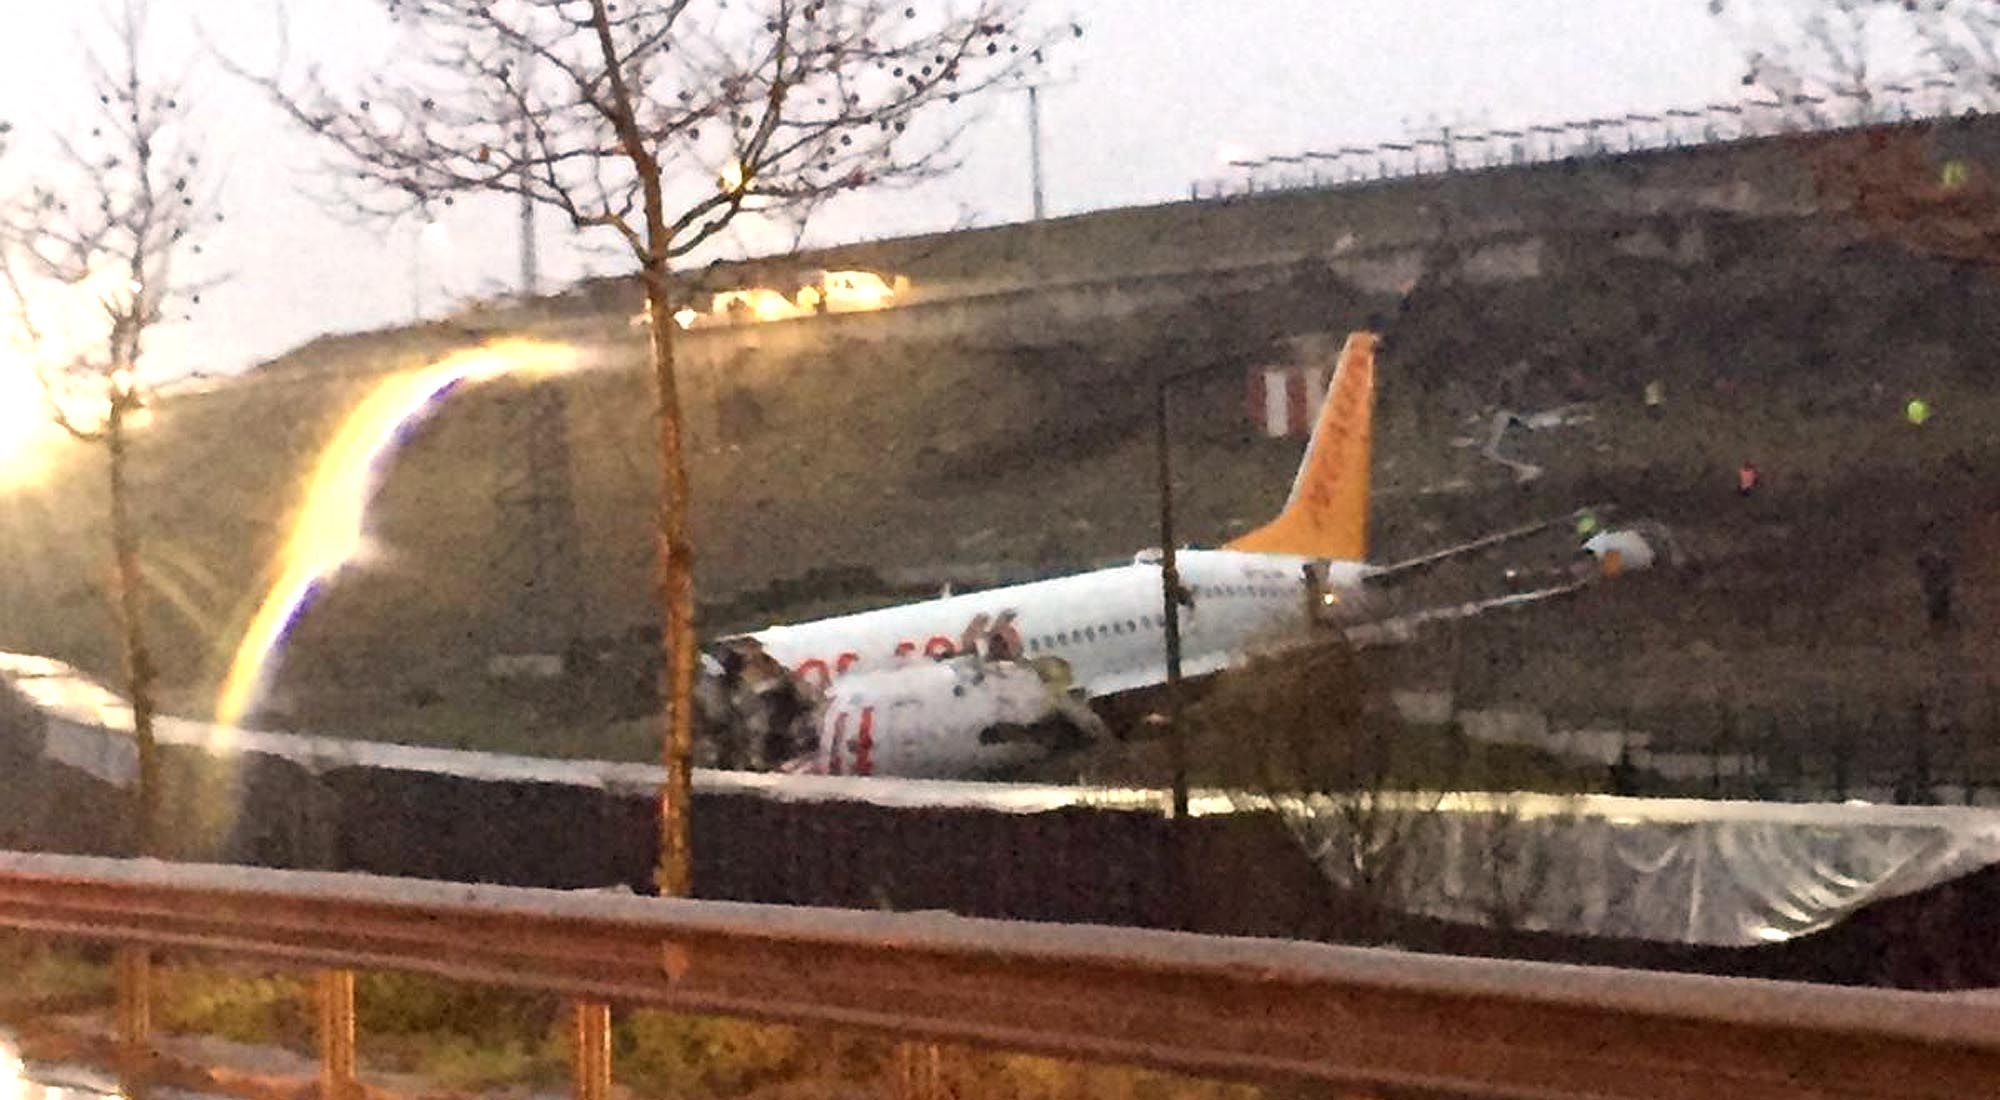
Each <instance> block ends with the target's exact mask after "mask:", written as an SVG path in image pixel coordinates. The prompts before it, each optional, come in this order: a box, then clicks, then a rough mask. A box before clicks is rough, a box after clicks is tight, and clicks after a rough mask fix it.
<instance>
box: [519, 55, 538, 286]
mask: <svg viewBox="0 0 2000 1100" xmlns="http://www.w3.org/2000/svg"><path fill="white" fill-rule="evenodd" d="M523 63H524V64H525V60H524V62H523ZM532 153H533V146H532V144H531V142H530V134H529V131H528V120H527V119H525V118H524V119H522V120H521V296H522V297H524V298H527V297H533V296H534V293H535V283H536V276H537V274H538V272H537V271H536V267H537V264H536V259H537V257H536V256H535V199H534V196H532V195H530V194H529V193H528V182H529V169H528V159H529V157H530V156H531V155H532Z"/></svg>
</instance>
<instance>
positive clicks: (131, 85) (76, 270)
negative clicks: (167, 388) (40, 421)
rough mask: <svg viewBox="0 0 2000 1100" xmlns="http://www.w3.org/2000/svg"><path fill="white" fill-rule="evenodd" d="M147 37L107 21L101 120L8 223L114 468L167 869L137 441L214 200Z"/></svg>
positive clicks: (17, 306) (135, 710) (51, 350)
mask: <svg viewBox="0 0 2000 1100" xmlns="http://www.w3.org/2000/svg"><path fill="white" fill-rule="evenodd" d="M146 24H147V7H146V3H145V2H144V0H122V3H121V4H119V5H118V6H116V7H113V8H110V9H108V10H107V12H106V33H107V35H108V37H109V40H110V41H111V43H112V44H113V46H112V49H113V52H111V53H110V54H109V55H108V56H92V57H91V58H90V61H89V69H88V71H89V74H90V79H91V90H92V93H93V94H94V96H95V97H96V100H97V110H96V113H95V117H94V120H93V122H92V123H91V124H90V127H89V129H88V131H87V132H86V133H82V134H70V135H58V136H57V137H56V139H55V147H56V150H57V151H58V152H59V154H60V157H59V159H58V162H57V163H58V164H59V168H58V169H57V170H56V171H55V173H54V175H53V177H52V178H49V179H46V180H42V181H40V182H37V183H35V184H33V185H32V186H31V187H30V189H29V192H28V196H27V198H26V200H25V201H21V202H17V203H15V204H13V205H12V206H11V207H10V208H8V209H7V210H6V211H5V212H4V215H0V217H4V221H0V278H4V281H5V284H6V288H7V293H8V295H9V298H10V300H11V303H12V307H13V309H12V312H13V318H12V320H13V322H14V326H15V328H16V329H17V330H18V331H17V335H18V337H19V338H20V339H21V340H22V341H23V342H24V343H25V344H26V345H27V348H28V351H29V353H30V356H31V357H32V358H33V359H34V361H35V368H36V370H37V371H38V373H39V375H40V380H41V383H42V391H43V393H44V395H45V396H46V398H47V403H48V410H49V414H50V416H51V418H52V419H53V420H54V421H55V422H56V423H57V424H59V425H60V426H61V427H62V428H63V429H65V430H66V431H67V432H68V433H69V434H70V435H71V436H73V437H75V438H76V439H78V440H81V441H84V442H88V443H96V444H102V445H103V446H104V448H105V451H106V454H107V458H108V461H107V468H108V477H109V489H110V513H111V514H110V523H111V543H112V551H113V558H114V568H113V571H112V572H113V582H114V589H115V592H114V603H115V605H116V616H117V619H118V622H119V625H120V630H121V633H122V647H123V653H124V665H125V670H124V671H125V684H126V691H127V694H128V695H129V696H130V698H131V702H132V723H133V736H134V739H135V741H136V743H137V750H138V763H139V780H138V788H137V791H136V793H135V805H134V831H135V837H136V842H137V845H138V848H139V850H140V851H141V852H143V853H147V854H152V853H153V852H155V850H156V848H157V845H158V842H159V839H160V838H159V835H158V826H159V797H160V791H159V786H160V775H159V760H158V753H157V751H156V748H155V744H154V739H153V718H154V714H155V712H156V709H157V708H156V701H155V698H154V683H155V679H156V670H155V668H154V665H153V658H152V654H151V651H150V650H149V649H148V646H147V641H146V631H145V623H144V608H145V605H146V579H145V574H144V572H143V570H142V567H141V564H140V537H139V532H138V529H137V527H136V525H135V523H134V520H133V516H132V490H131V484H130V472H129V458H130V447H131V435H130V432H131V428H132V426H133V422H134V419H135V418H136V417H138V416H140V415H141V414H142V412H143V410H144V408H145V405H146V397H145V392H144V387H143V385H142V383H141V376H142V371H143V369H144V368H145V366H146V358H145V356H146V340H147V336H148V334H149V333H150V332H151V331H152V330H153V329H154V327H155V326H157V325H158V324H160V323H161V322H162V321H165V320H168V319H169V317H170V316H171V315H172V314H173V313H174V312H175V311H176V310H177V309H179V308H180V307H181V306H182V305H184V304H187V303H191V302H192V301H195V300H198V298H199V289H198V287H197V286H196V285H195V284H193V283H191V282H190V281H188V280H187V278H186V277H185V274H184V272H183V271H181V270H180V262H181V260H182V259H183V257H184V256H186V255H187V254H189V253H192V252H199V251H200V246H199V244H197V243H196V236H197V233H198V230H199V229H200V228H201V227H202V223H203V222H205V221H206V220H207V219H208V216H209V215H208V212H207V211H206V209H205V205H206V204H205V203H204V202H203V201H202V199H201V198H200V197H199V196H200V194H201V191H200V187H199V184H198V181H197V175H196V173H197V170H198V169H199V152H198V147H199V140H198V139H197V138H196V137H195V136H194V135H193V134H192V133H191V132H190V131H189V129H188V126H187V113H188V112H187V107H186V105H185V103H184V102H183V100H182V95H183V88H182V84H181V82H180V81H177V80H162V79H158V78H156V77H155V76H154V75H153V74H152V73H151V72H150V71H149V70H148V69H147V66H146V62H145V58H144V53H145V41H146ZM82 296H87V297H88V298H90V299H94V301H95V304H96V306H97V309H96V311H95V314H94V317H93V319H92V321H90V322H87V323H81V324H80V323H78V322H77V321H76V320H75V318H74V317H72V316H65V317H64V318H61V319H55V318H52V317H50V316H49V312H48V303H49V301H50V300H51V299H52V298H53V299H66V300H69V301H74V300H75V299H76V298H78V297H82ZM69 312H71V313H73V312H74V311H69Z"/></svg>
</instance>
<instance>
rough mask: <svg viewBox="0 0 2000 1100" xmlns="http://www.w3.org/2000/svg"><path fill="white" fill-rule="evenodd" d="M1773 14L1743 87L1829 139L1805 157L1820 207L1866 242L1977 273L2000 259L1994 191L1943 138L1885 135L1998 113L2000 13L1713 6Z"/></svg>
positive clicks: (1968, 6) (1930, 4)
mask: <svg viewBox="0 0 2000 1100" xmlns="http://www.w3.org/2000/svg"><path fill="white" fill-rule="evenodd" d="M1710 9H1711V11H1714V12H1715V13H1717V14H1718V15H1729V14H1731V13H1735V14H1745V13H1749V14H1753V15H1758V16H1768V17H1769V18H1768V19H1767V20H1761V22H1762V26H1761V29H1760V30H1759V31H1758V32H1756V33H1757V37H1758V38H1759V39H1760V41H1758V42H1756V43H1755V44H1754V48H1752V49H1751V50H1750V52H1749V54H1748V59H1747V60H1748V63H1749V64H1748V69H1747V71H1746V72H1745V74H1744V83H1745V84H1750V85H1757V86H1761V87H1763V88H1765V89H1767V90H1768V91H1770V92H1771V93H1773V94H1774V95H1776V97H1777V102H1778V103H1779V104H1780V105H1781V109H1782V110H1785V111H1787V112H1788V113H1789V114H1790V115H1791V116H1792V117H1794V118H1797V119H1799V120H1801V121H1803V122H1806V123H1808V124H1811V125H1813V126H1815V127H1817V128H1821V129H1824V128H1828V127H1833V126H1853V127H1860V128H1858V129H1851V130H1847V131H1844V132H1840V133H1835V134H1828V135H1821V136H1819V137H1816V138H1814V139H1812V140H1811V141H1810V142H1808V143H1805V144H1802V145H1801V146H1800V151H1801V155H1802V158H1803V160H1804V162H1805V165H1806V167H1807V168H1808V170H1809V171H1810V172H1811V176H1812V182H1813V185H1814V187H1815V189H1816V192H1817V195H1818V199H1819V206H1820V208H1821V209H1822V210H1823V211H1825V212H1827V213H1833V214H1839V215H1842V217H1843V224H1844V226H1845V228H1846V229H1847V230H1848V231H1849V234H1850V236H1851V237H1853V238H1854V239H1876V240H1887V241H1891V242H1893V243H1896V244H1899V245H1901V246H1903V247H1905V248H1908V249H1910V250H1911V251H1913V252H1917V253H1919V254H1922V255H1926V256H1931V257H1934V258H1938V259H1943V260H1946V261H1949V262H1952V263H1956V264H1961V265H1966V266H1968V267H1990V266H1992V265H1993V264H1994V263H1995V262H1996V261H2000V203H1996V202H1995V199H1996V189H1995V181H1994V180H1993V179H1992V178H1991V177H1990V176H1989V175H1988V174H1986V173H1984V172H1982V171H1981V170H1980V169H1979V168H1978V167H1977V166H1975V165H1972V164H1969V163H1967V162H1965V161H1962V160H1956V159H1953V158H1950V157H1948V156H1939V155H1938V154H1937V151H1936V150H1935V149H1934V148H1932V146H1931V142H1930V137H1931V133H1930V131H1931V129H1932V128H1931V127H1891V126H1885V125H1883V124H1886V123H1893V122H1897V121H1902V120H1907V119H1909V118H1911V116H1913V115H1928V116H1946V117H1948V116H1950V115H1951V114H1952V113H1953V112H1954V111H1955V110H1956V109H1957V108H1959V107H1977V108H1980V109H1990V108H1991V107H1992V106H1993V105H1994V104H1995V103H1996V102H2000V8H1996V7H1995V6H1993V5H1992V4H1990V3H1981V2H1972V0H1817V2H1806V0H1763V2H1762V3H1758V2H1756V0H1712V2H1711V4H1710Z"/></svg>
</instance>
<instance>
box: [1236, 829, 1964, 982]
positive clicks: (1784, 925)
mask: <svg viewBox="0 0 2000 1100" xmlns="http://www.w3.org/2000/svg"><path fill="white" fill-rule="evenodd" d="M1254 801H1255V802H1258V803H1260V804H1263V805H1267V806H1268V805H1274V804H1273V803H1271V802H1269V801H1267V800H1261V799H1259V800H1254ZM1246 808H1247V807H1246ZM1274 808H1275V809H1277V811H1278V812H1279V814H1280V816H1281V817H1283V818H1284V820H1285V822H1286V824H1287V825H1288V826H1290V828H1291V829H1292V831H1293V833H1294V835H1295V836H1297V837H1298V839H1299V840H1300V842H1301V843H1302V844H1303V845H1304V846H1305V847H1306V849H1307V851H1308V853H1309V854H1311V855H1312V856H1313V857H1314V858H1315V861H1316V862H1317V863H1318V864H1319V865H1320V867H1321V869H1322V870H1323V871H1325V872H1326V874H1327V875H1328V877H1329V878H1330V879H1331V880H1332V881H1333V882H1334V883H1335V884H1336V885H1340V886H1344V887H1355V886H1357V885H1359V886H1361V887H1362V888H1365V889H1367V890H1368V891H1370V892H1371V893H1372V894H1373V895H1374V896H1375V897H1377V898H1379V899H1381V900H1382V901H1384V902H1386V903H1388V904H1389V905H1391V906H1392V907H1394V908H1398V909H1402V910H1404V911H1407V912H1413V913H1417V914H1421V915H1424V916H1429V917H1436V918H1439V919H1442V920H1449V921H1457V922H1461V923H1467V924H1481V925H1488V926H1497V927H1505V928H1513V929H1520V930H1525V931H1537V932H1556V933H1563V934H1569V935H1582V936H1606V937H1619V938H1629V939H1640V940H1651V941H1656V942H1668V943H1687V944H1712V945H1719V946H1754V945H1757V944H1764V943H1775V942H1779V941H1783V940H1788V939H1792V938H1794V937H1797V936H1802V935H1806V934H1808V933H1811V932H1816V931H1819V930H1820V929H1823V928H1827V927H1830V926H1832V925H1834V924H1837V923H1839V922H1840V921H1841V920H1843V919H1845V918H1846V917H1847V916H1848V915H1849V914H1851V913H1853V912H1855V911H1856V910H1858V909H1860V908H1862V907H1863V906H1866V905H1869V904H1871V903H1873V902H1877V901H1881V900H1884V899H1887V898H1893V897H1898V896H1902V895H1905V894H1911V893H1915V892H1917V891H1920V890H1924V889H1927V888H1929V887H1932V886H1935V885H1938V884H1939V883H1943V882H1948V881H1950V880H1952V879H1955V878H1959V877H1962V876H1964V875H1967V874H1970V873H1971V872H1973V871H1977V870H1979V869H1981V868H1983V867H1987V866H1990V865H1992V864H1994V863H1996V862H2000V811H1994V810H1985V809H1973V808H1958V807H1923V806H1871V805H1861V804H1827V803H1803V804H1802V803H1781V802H1710V801H1703V800H1698V799H1652V798H1614V797H1610V796H1597V795H1592V796H1578V797H1558V796H1552V795H1520V794H1455V795H1448V796H1443V797H1439V796H1435V795H1432V796H1421V795H1401V796H1373V797H1367V796H1363V797H1362V798H1361V799H1359V800H1355V799H1341V800H1336V799H1332V798H1305V799H1284V800H1280V801H1278V802H1277V803H1275V805H1274Z"/></svg>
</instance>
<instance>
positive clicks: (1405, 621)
mask: <svg viewBox="0 0 2000 1100" xmlns="http://www.w3.org/2000/svg"><path fill="white" fill-rule="evenodd" d="M1590 583H1591V581H1590V578H1587V577H1586V578H1581V579H1578V580H1574V581H1571V582H1569V583H1568V584H1557V585H1550V586H1549V587H1547V588H1537V589H1533V590H1531V591H1528V592H1513V593H1509V594H1508V595H1505V596H1494V597H1491V598H1489V599H1484V600H1472V601H1470V602H1468V603H1460V604H1446V605H1444V606H1441V607H1431V608H1425V609H1423V610H1421V611H1412V612H1410V613H1409V614H1406V615H1397V616H1394V617H1393V618H1388V619H1378V620H1376V621H1374V622H1370V623H1362V624H1360V625H1357V626H1352V627H1349V628H1348V629H1347V637H1348V640H1350V641H1352V642H1353V643H1354V644H1355V645H1358V646H1375V645H1394V644H1397V643H1401V642H1407V641H1410V640H1411V639H1413V638H1415V637H1416V634H1417V630H1418V628H1420V627H1422V626H1423V625H1424V624H1426V623H1437V622H1449V621H1451V620H1454V619H1470V618H1475V617H1477V616H1480V615H1484V614H1486V613H1487V612H1488V611H1502V610H1508V609H1512V608H1516V607H1526V606H1528V605H1529V604H1537V603H1542V602H1545V601H1547V600H1553V599H1556V598H1557V597H1559V596H1567V595H1569V594H1571V593H1573V592H1577V591H1579V590H1581V589H1583V588H1585V587H1587V586H1588V585H1589V584H1590Z"/></svg>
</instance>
